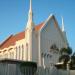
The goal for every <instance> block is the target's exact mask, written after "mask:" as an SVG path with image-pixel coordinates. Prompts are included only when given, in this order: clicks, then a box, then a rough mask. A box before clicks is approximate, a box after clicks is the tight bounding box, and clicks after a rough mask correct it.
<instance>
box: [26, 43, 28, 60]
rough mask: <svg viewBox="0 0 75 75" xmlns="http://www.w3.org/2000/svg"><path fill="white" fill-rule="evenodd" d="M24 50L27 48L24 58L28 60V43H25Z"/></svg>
mask: <svg viewBox="0 0 75 75" xmlns="http://www.w3.org/2000/svg"><path fill="white" fill-rule="evenodd" d="M26 50H27V51H26V52H27V53H26V60H28V43H26Z"/></svg>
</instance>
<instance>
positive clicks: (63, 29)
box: [61, 17, 65, 32]
mask: <svg viewBox="0 0 75 75" xmlns="http://www.w3.org/2000/svg"><path fill="white" fill-rule="evenodd" d="M61 18H62V31H63V32H64V31H65V28H64V19H63V17H61Z"/></svg>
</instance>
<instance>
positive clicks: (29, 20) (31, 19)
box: [26, 0, 34, 29]
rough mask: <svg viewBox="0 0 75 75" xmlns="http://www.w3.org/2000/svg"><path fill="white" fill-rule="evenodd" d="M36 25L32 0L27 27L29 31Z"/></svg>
mask: <svg viewBox="0 0 75 75" xmlns="http://www.w3.org/2000/svg"><path fill="white" fill-rule="evenodd" d="M33 27H34V23H33V12H32V0H30V8H29V13H28V22H27V27H26V28H29V29H33Z"/></svg>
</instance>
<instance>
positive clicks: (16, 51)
mask: <svg viewBox="0 0 75 75" xmlns="http://www.w3.org/2000/svg"><path fill="white" fill-rule="evenodd" d="M16 59H17V47H16Z"/></svg>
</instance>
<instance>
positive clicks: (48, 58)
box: [0, 0, 68, 67]
mask: <svg viewBox="0 0 75 75" xmlns="http://www.w3.org/2000/svg"><path fill="white" fill-rule="evenodd" d="M34 18H35V17H34ZM66 47H68V42H67V38H66V33H65V30H64V21H63V18H62V29H61V28H60V27H59V25H58V22H57V20H56V18H55V16H54V15H53V14H50V16H49V17H48V18H47V19H46V20H45V21H44V22H42V23H40V24H38V25H36V24H34V21H33V11H32V0H30V8H29V13H28V21H27V25H26V28H25V30H24V31H22V32H20V33H17V34H15V35H10V36H9V37H8V38H7V39H6V40H5V41H4V42H3V43H1V44H0V59H15V60H23V61H32V62H36V63H37V65H38V66H43V67H49V66H50V65H52V64H55V63H57V62H58V59H59V56H60V54H59V51H60V49H61V48H66Z"/></svg>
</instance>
